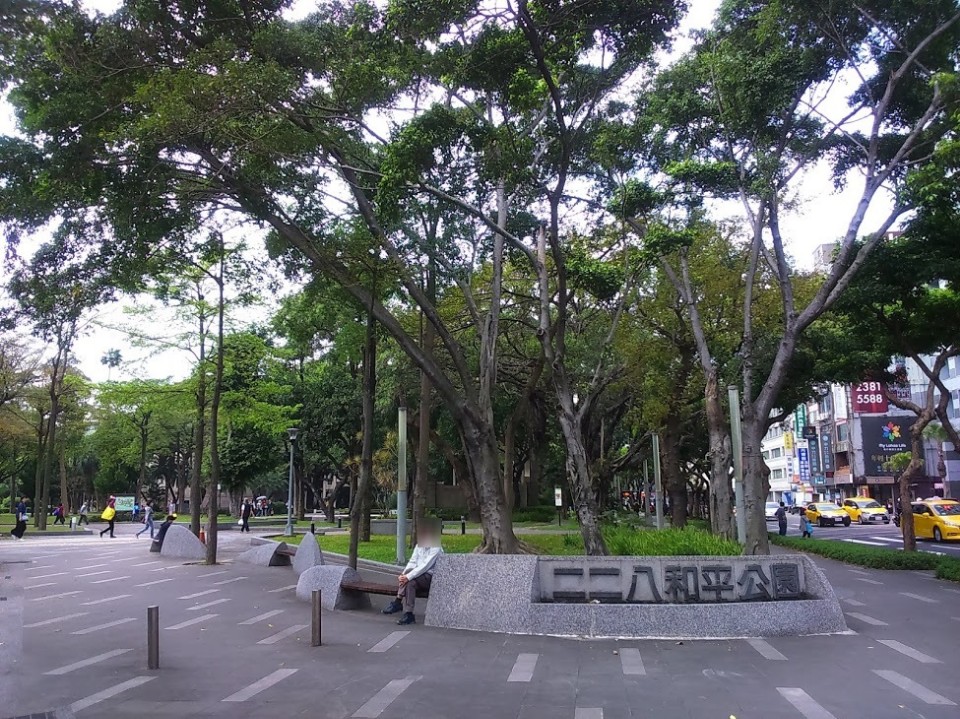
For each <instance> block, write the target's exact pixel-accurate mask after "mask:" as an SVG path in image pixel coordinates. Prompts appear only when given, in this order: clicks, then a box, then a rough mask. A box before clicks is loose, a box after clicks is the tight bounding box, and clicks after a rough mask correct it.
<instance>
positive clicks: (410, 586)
mask: <svg viewBox="0 0 960 719" xmlns="http://www.w3.org/2000/svg"><path fill="white" fill-rule="evenodd" d="M432 581H433V574H432V573H430V572H427V573H426V574H421V575H420V576H419V577H414V578H413V579H411V580H410V581H409V582H407V583H406V584H404V585H403V586H402V587H400V589H399V590H398V591H397V599H399V600H401V601H402V602H403V611H405V612H411V613H412V612H413V605H414V604H415V603H416V601H417V590H418V589H423V590H425V591H429V590H430V583H431V582H432Z"/></svg>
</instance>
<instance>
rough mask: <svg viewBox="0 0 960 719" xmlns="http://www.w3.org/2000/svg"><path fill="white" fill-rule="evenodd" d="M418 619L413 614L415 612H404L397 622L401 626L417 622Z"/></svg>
mask: <svg viewBox="0 0 960 719" xmlns="http://www.w3.org/2000/svg"><path fill="white" fill-rule="evenodd" d="M416 623H417V620H416V619H415V618H414V616H413V612H404V614H403V616H402V617H400V618H399V619H398V620H397V624H399V625H400V626H401V627H402V626H404V625H405V624H416Z"/></svg>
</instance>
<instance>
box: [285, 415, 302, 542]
mask: <svg viewBox="0 0 960 719" xmlns="http://www.w3.org/2000/svg"><path fill="white" fill-rule="evenodd" d="M298 434H300V430H299V429H297V428H296V427H291V428H290V429H288V430H287V435H288V436H289V437H290V478H289V480H288V481H287V529H286V532H285V534H286V536H288V537H292V536H293V450H294V448H295V447H296V445H297V435H298Z"/></svg>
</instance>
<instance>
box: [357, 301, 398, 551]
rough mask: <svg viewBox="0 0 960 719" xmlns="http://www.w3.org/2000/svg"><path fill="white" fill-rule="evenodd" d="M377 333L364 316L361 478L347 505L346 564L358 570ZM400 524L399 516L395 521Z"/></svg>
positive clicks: (369, 469)
mask: <svg viewBox="0 0 960 719" xmlns="http://www.w3.org/2000/svg"><path fill="white" fill-rule="evenodd" d="M376 367H377V331H376V320H375V319H374V318H373V314H372V313H371V314H368V315H367V333H366V338H365V340H364V345H363V440H362V446H361V449H360V478H359V480H358V482H357V491H356V494H355V495H354V497H353V498H352V499H353V501H352V502H351V503H350V505H351V507H350V549H349V555H348V557H347V564H349V565H350V566H351V567H353V568H354V569H356V568H357V553H358V551H359V548H360V547H359V543H360V531H361V526H360V525H361V521H362V519H363V516H364V513H365V512H367V511H368V509H367V508H368V506H369V500H368V496H369V494H370V482H371V479H372V478H373V431H374V414H373V412H374V406H373V400H374V395H375V393H376V389H377V369H376ZM397 520H398V521H399V517H398V518H397Z"/></svg>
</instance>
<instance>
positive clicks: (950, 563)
mask: <svg viewBox="0 0 960 719" xmlns="http://www.w3.org/2000/svg"><path fill="white" fill-rule="evenodd" d="M937 579H946V580H948V581H951V582H960V559H957V558H956V557H941V558H940V562H939V563H938V564H937Z"/></svg>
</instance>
